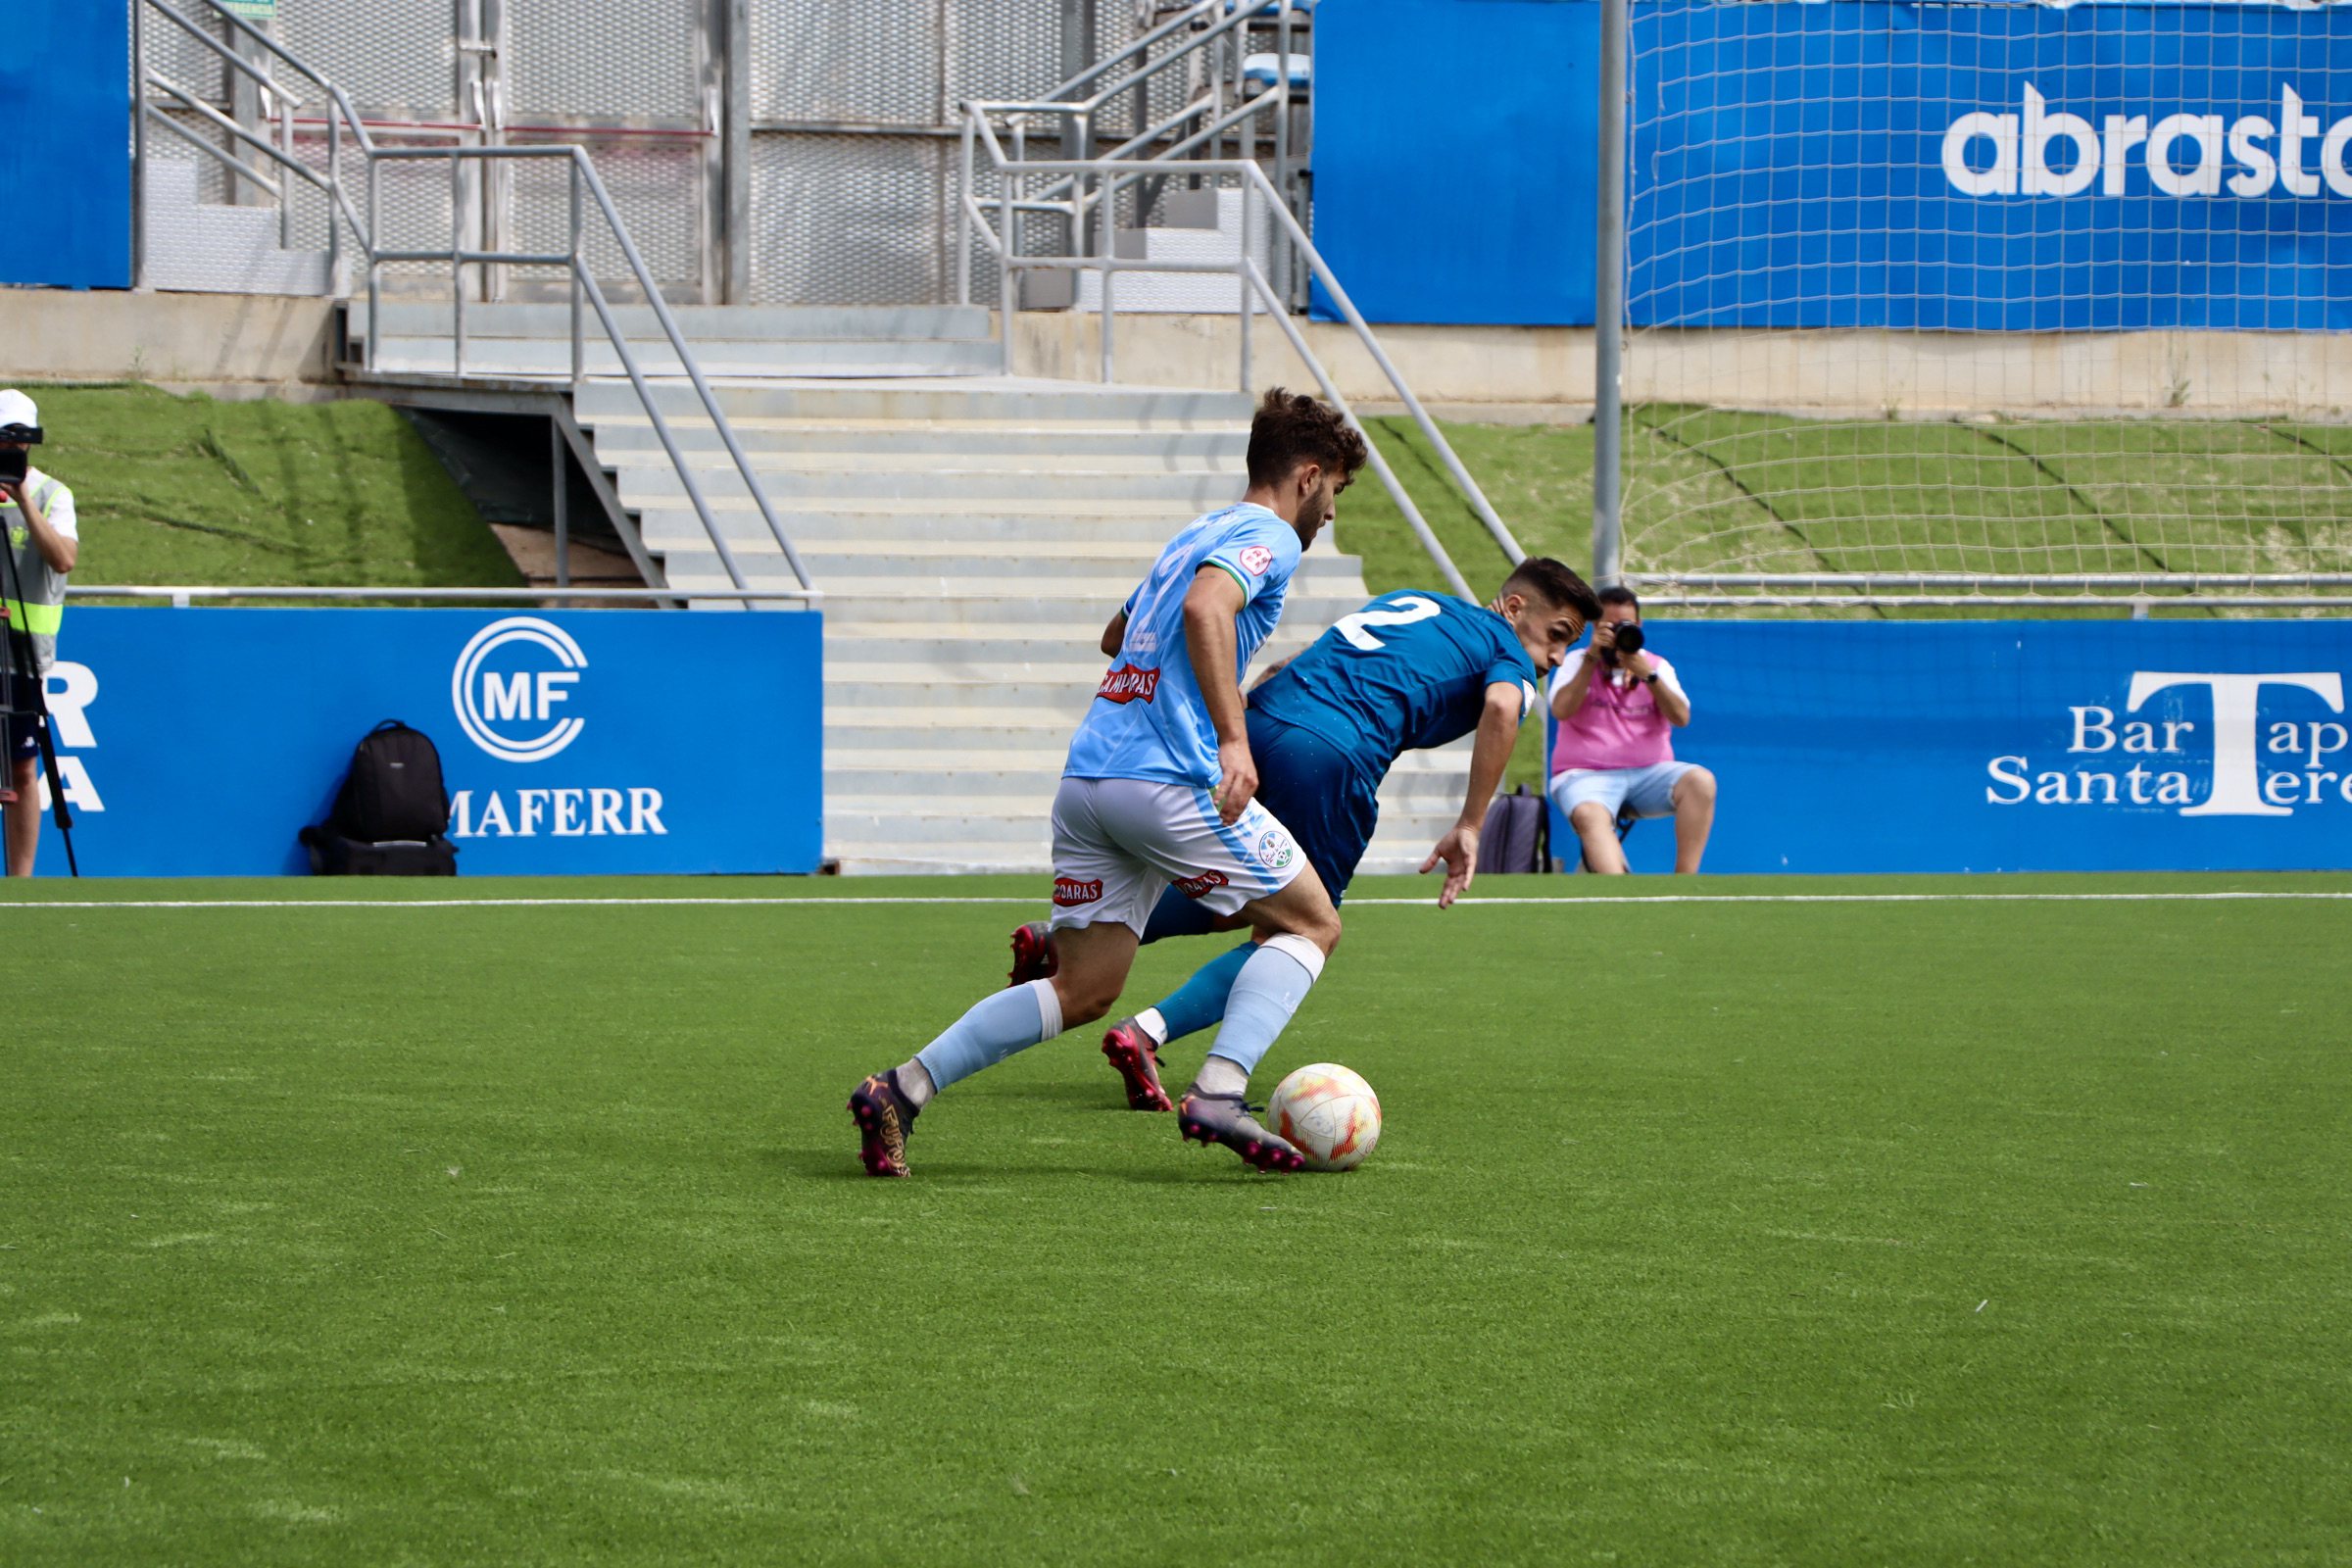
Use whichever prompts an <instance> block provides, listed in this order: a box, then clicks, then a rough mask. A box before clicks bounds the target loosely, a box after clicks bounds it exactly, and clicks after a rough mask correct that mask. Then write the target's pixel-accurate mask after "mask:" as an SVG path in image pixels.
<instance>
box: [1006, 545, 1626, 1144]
mask: <svg viewBox="0 0 2352 1568" xmlns="http://www.w3.org/2000/svg"><path fill="white" fill-rule="evenodd" d="M1599 612H1600V602H1599V600H1598V598H1597V597H1596V596H1595V595H1594V594H1593V590H1592V588H1591V587H1589V586H1588V585H1587V584H1586V582H1585V580H1584V579H1583V578H1582V577H1579V576H1578V575H1577V574H1576V573H1575V572H1573V571H1571V570H1569V569H1568V568H1567V567H1566V566H1564V565H1562V564H1559V563H1558V562H1556V561H1549V560H1545V559H1544V558H1541V557H1536V556H1531V557H1529V558H1527V559H1526V560H1525V561H1522V562H1521V563H1520V564H1518V565H1517V566H1516V567H1514V568H1513V569H1512V571H1511V574H1510V576H1509V577H1507V578H1506V579H1504V581H1503V584H1502V587H1501V589H1500V590H1499V591H1497V592H1496V594H1495V598H1494V599H1493V600H1492V601H1491V602H1490V603H1488V604H1486V605H1483V606H1482V605H1476V604H1472V603H1471V602H1470V601H1468V600H1464V599H1456V598H1454V597H1452V596H1451V595H1449V594H1441V593H1432V592H1430V591H1428V590H1426V589H1405V590H1401V591H1398V592H1396V593H1387V594H1382V595H1381V596H1380V597H1379V598H1377V599H1375V600H1373V601H1372V602H1371V603H1370V604H1368V605H1366V606H1365V607H1364V608H1363V609H1361V610H1359V611H1357V612H1356V613H1353V614H1351V615H1343V616H1342V617H1340V620H1339V622H1338V623H1337V624H1336V625H1334V626H1333V627H1332V628H1331V629H1330V630H1329V631H1327V632H1325V633H1324V634H1323V635H1322V636H1321V637H1318V638H1316V639H1315V641H1314V642H1313V643H1312V644H1310V645H1309V646H1308V647H1307V648H1306V649H1305V651H1304V652H1302V653H1300V654H1299V656H1298V657H1297V658H1296V659H1293V660H1291V661H1290V662H1288V663H1287V664H1282V665H1278V666H1276V667H1275V668H1274V669H1271V670H1269V671H1267V672H1266V674H1265V675H1264V676H1263V677H1261V678H1260V680H1259V681H1258V683H1257V685H1256V686H1255V687H1254V688H1252V689H1251V691H1250V714H1249V729H1250V755H1251V756H1252V757H1253V758H1255V759H1256V760H1257V764H1258V767H1259V769H1260V773H1261V776H1260V778H1259V781H1258V800H1259V802H1260V803H1261V804H1263V805H1264V806H1265V807H1266V808H1267V809H1269V810H1271V811H1273V812H1274V814H1275V815H1276V816H1278V817H1280V818H1281V819H1282V820H1283V821H1284V822H1287V823H1289V824H1290V825H1291V827H1292V829H1293V831H1294V832H1296V833H1297V835H1298V838H1299V850H1300V851H1301V853H1303V854H1304V855H1305V856H1306V858H1307V861H1308V863H1310V864H1311V865H1313V866H1314V868H1315V872H1316V874H1317V875H1318V876H1320V877H1321V878H1322V879H1323V886H1324V887H1325V889H1326V890H1328V891H1329V892H1330V894H1331V897H1332V902H1333V903H1334V904H1335V905H1336V904H1338V902H1339V901H1340V899H1341V898H1342V897H1343V896H1344V895H1345V894H1346V892H1347V890H1348V881H1349V880H1350V879H1351V878H1352V877H1353V876H1354V875H1355V868H1356V864H1357V862H1358V861H1360V860H1361V859H1362V858H1363V856H1364V847H1365V845H1366V844H1368V843H1369V842H1370V840H1371V837H1372V832H1373V829H1374V827H1375V826H1376V825H1377V824H1378V822H1379V820H1380V798H1379V792H1380V785H1381V781H1382V780H1383V779H1384V778H1386V777H1387V776H1388V772H1389V769H1390V768H1391V767H1392V766H1394V765H1395V763H1396V761H1397V757H1398V756H1399V755H1400V754H1402V753H1404V752H1407V751H1415V750H1420V749H1423V748H1426V747H1433V746H1444V745H1446V744H1448V743H1450V742H1452V741H1455V740H1458V739H1460V738H1461V737H1462V736H1464V735H1470V734H1475V735H1476V736H1477V740H1476V742H1475V744H1474V745H1473V746H1472V749H1471V754H1470V778H1469V784H1468V787H1467V788H1466V789H1465V790H1464V792H1463V797H1462V809H1461V814H1460V815H1459V816H1458V817H1457V818H1456V819H1455V821H1454V825H1453V827H1452V829H1451V830H1450V831H1449V832H1447V833H1446V835H1445V837H1444V838H1442V839H1441V840H1440V841H1439V843H1438V846H1437V848H1436V850H1434V851H1433V852H1432V853H1431V855H1430V857H1429V858H1428V859H1426V860H1425V861H1423V862H1422V865H1421V869H1422V870H1423V871H1429V870H1432V869H1434V868H1435V867H1436V866H1437V865H1438V863H1439V862H1440V861H1444V862H1445V864H1446V883H1445V887H1444V889H1443V890H1442V891H1441V892H1440V893H1439V895H1438V905H1439V907H1441V908H1443V907H1446V906H1448V905H1450V904H1452V903H1453V901H1454V900H1455V898H1457V897H1458V896H1459V895H1460V894H1461V892H1462V891H1463V890H1464V889H1465V888H1467V887H1468V886H1469V885H1470V880H1471V877H1472V875H1473V874H1474V873H1475V871H1476V870H1477V866H1478V858H1479V856H1478V851H1479V842H1478V841H1479V833H1480V830H1481V829H1482V828H1483V827H1484V825H1485V823H1486V819H1487V807H1488V804H1489V803H1490V802H1491V801H1492V800H1493V799H1494V795H1495V786H1496V785H1497V784H1499V783H1500V782H1501V781H1502V773H1503V768H1504V766H1505V764H1506V763H1508V761H1509V760H1510V757H1511V750H1512V747H1513V745H1514V744H1515V743H1516V742H1517V740H1518V738H1519V726H1520V724H1521V722H1522V721H1523V720H1525V718H1526V717H1527V715H1528V714H1529V713H1530V712H1531V711H1533V710H1534V708H1535V705H1536V702H1537V691H1536V687H1537V682H1538V680H1539V678H1540V677H1541V676H1542V675H1543V674H1544V673H1545V672H1547V671H1549V670H1551V669H1553V668H1555V667H1557V666H1558V665H1559V663H1560V662H1561V661H1562V660H1563V659H1564V658H1566V656H1567V652H1568V649H1569V648H1570V647H1572V646H1573V645H1574V644H1575V642H1576V640H1577V639H1578V638H1579V637H1581V636H1583V635H1584V629H1585V627H1586V625H1587V624H1589V623H1590V622H1592V621H1593V620H1594V619H1595V618H1597V616H1598V614H1599ZM1239 923H1240V922H1238V921H1236V920H1234V919H1231V918H1219V917H1218V916H1216V915H1214V914H1213V913H1211V912H1210V911H1209V910H1208V909H1206V908H1203V907H1201V905H1200V904H1199V903H1197V902H1193V901H1189V900H1187V899H1185V898H1184V897H1183V896H1182V895H1181V893H1180V891H1179V890H1177V889H1174V888H1171V889H1169V890H1168V891H1167V892H1166V893H1164V894H1162V895H1161V896H1160V901H1159V906H1158V907H1156V908H1154V909H1153V910H1152V918H1151V920H1150V922H1149V923H1148V924H1147V925H1146V926H1145V928H1144V941H1145V942H1147V943H1150V942H1157V941H1160V940H1162V939H1164V938H1167V937H1174V936H1192V935H1198V934H1201V933H1205V932H1209V931H1226V930H1232V929H1234V928H1235V927H1236V926H1237V925H1238V924H1239ZM1012 947H1013V974H1012V979H1013V982H1014V983H1016V984H1017V983H1019V982H1021V981H1023V980H1027V979H1031V978H1035V977H1037V976H1040V975H1047V974H1051V973H1053V970H1054V945H1053V940H1052V934H1051V933H1050V932H1049V931H1048V930H1047V929H1046V927H1045V926H1044V925H1043V924H1042V923H1039V924H1032V925H1026V926H1023V927H1021V928H1020V929H1019V930H1017V931H1015V932H1014V933H1013V940H1012ZM1251 956H1253V955H1252V950H1251V948H1250V944H1248V943H1245V944H1243V945H1242V946H1241V947H1238V948H1235V949H1234V950H1233V951H1232V952H1230V953H1227V954H1226V955H1224V956H1222V957H1220V958H1217V959H1215V960H1213V961H1212V962H1210V963H1208V964H1206V965H1204V966H1202V968H1201V970H1200V971H1199V972H1198V973H1196V974H1195V975H1194V976H1193V977H1192V978H1191V979H1190V980H1188V981H1186V982H1185V983H1184V985H1183V986H1181V987H1180V988H1178V990H1177V991H1176V992H1175V993H1174V994H1173V995H1171V996H1169V997H1168V998H1167V999H1166V1000H1164V1001H1162V1002H1161V1003H1159V1004H1158V1005H1156V1006H1152V1007H1146V1008H1145V1009H1144V1010H1143V1011H1142V1012H1139V1013H1137V1014H1136V1015H1135V1016H1133V1017H1130V1018H1122V1019H1120V1020H1119V1021H1118V1022H1117V1023H1115V1024H1113V1025H1111V1027H1110V1030H1109V1032H1108V1033H1106V1034H1104V1035H1103V1055H1104V1056H1106V1057H1108V1058H1109V1060H1110V1063H1111V1065H1112V1066H1114V1067H1116V1068H1117V1069H1118V1070H1119V1074H1120V1076H1121V1077H1122V1078H1123V1079H1125V1081H1126V1090H1127V1103H1128V1104H1129V1105H1130V1106H1132V1107H1133V1108H1135V1109H1137V1110H1169V1109H1173V1108H1174V1107H1173V1105H1172V1104H1171V1103H1170V1102H1169V1100H1168V1097H1167V1092H1166V1090H1165V1089H1163V1088H1162V1087H1161V1085H1160V1081H1159V1052H1160V1048H1162V1047H1163V1046H1165V1045H1167V1044H1168V1043H1169V1042H1170V1041H1173V1040H1175V1039H1177V1038H1179V1037H1181V1036H1184V1035H1188V1034H1191V1033H1193V1032H1194V1031H1196V1030H1200V1029H1205V1028H1207V1027H1208V1026H1209V1025H1211V1024H1213V1023H1216V1022H1217V1021H1218V1020H1219V1019H1221V1018H1222V1017H1223V1016H1224V1013H1225V1004H1226V999H1227V995H1228V993H1229V992H1230V990H1231V988H1232V984H1233V980H1234V977H1235V976H1236V975H1238V974H1239V973H1240V972H1241V969H1242V967H1243V965H1244V964H1246V963H1248V962H1249V961H1250V957H1251Z"/></svg>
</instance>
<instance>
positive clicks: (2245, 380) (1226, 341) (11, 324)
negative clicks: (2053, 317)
mask: <svg viewBox="0 0 2352 1568" xmlns="http://www.w3.org/2000/svg"><path fill="white" fill-rule="evenodd" d="M332 319H333V305H332V303H331V302H330V301H327V300H322V299H287V298H280V297H277V296H274V295H248V294H163V293H157V294H131V293H122V292H115V291H101V290H91V291H89V292H86V293H85V292H75V291H73V290H66V289H12V288H0V380H28V381H65V380H130V379H136V380H152V381H157V382H161V383H164V384H166V385H172V386H189V385H196V386H204V387H207V388H208V389H210V390H213V391H214V392H216V393H217V394H226V395H232V396H233V395H239V394H243V395H264V394H269V395H277V396H292V397H316V396H319V395H322V394H327V393H329V392H330V389H331V388H333V387H334V386H335V384H336V382H335V376H334V371H333V368H332V365H331V362H330V338H331V331H330V327H331V323H332ZM1299 327H1300V330H1301V332H1302V333H1303V335H1304V336H1305V338H1306V340H1307V342H1308V344H1309V345H1310V346H1311V347H1312V348H1313V350H1314V352H1315V354H1316V356H1317V357H1318V358H1320V359H1321V360H1322V361H1323V363H1324V365H1325V367H1326V368H1328V369H1329V370H1330V371H1331V374H1332V376H1333V378H1334V379H1335V380H1336V381H1337V382H1338V384H1339V388H1340V391H1341V393H1342V394H1343V395H1344V396H1346V397H1347V398H1348V400H1349V401H1351V402H1355V403H1360V404H1361V405H1363V407H1364V408H1365V410H1366V411H1367V412H1384V411H1386V410H1387V409H1389V408H1393V407H1394V406H1395V400H1396V394H1395V393H1394V391H1393V390H1392V389H1391V388H1390V386H1389V384H1388V380H1387V378H1386V377H1385V376H1383V375H1382V374H1381V372H1380V369H1379V367H1378V366H1376V365H1375V364H1374V363H1373V361H1372V358H1371V356H1370V355H1368V354H1366V353H1365V352H1364V350H1363V348H1362V346H1361V345H1360V344H1359V343H1358V342H1357V341H1356V339H1355V335H1354V334H1353V333H1352V332H1351V331H1349V330H1348V328H1347V327H1346V326H1343V325H1340V324H1337V323H1334V322H1329V321H1305V322H1300V323H1299ZM1100 329H1101V318H1100V317H1099V316H1095V315H1091V314H1083V313H1079V312H1074V311H1024V312H1021V313H1020V314H1019V315H1017V316H1016V317H1015V319H1014V333H1013V335H1014V368H1015V370H1016V371H1017V372H1018V373H1020V374H1023V375H1043V376H1062V377H1070V378H1074V379H1077V380H1093V379H1094V378H1095V377H1096V374H1097V372H1098V367H1099V364H1100V359H1099V356H1100V343H1101V339H1100V336H1099V332H1100ZM1379 335H1380V341H1381V342H1382V343H1383V344H1384V345H1385V346H1386V347H1387V349H1388V352H1389V354H1390V356H1391V357H1392V358H1393V359H1394V360H1395V361H1396V362H1397V368H1399V369H1400V370H1401V371H1402V372H1403V374H1404V376H1405V378H1406V379H1407V380H1408V381H1409V382H1410V383H1411V384H1412V386H1413V389H1414V390H1415V391H1416V392H1417V393H1418V394H1419V395H1420V397H1421V398H1422V400H1423V401H1424V402H1425V403H1427V404H1429V405H1430V406H1431V407H1432V409H1433V410H1435V411H1436V412H1438V413H1440V414H1444V415H1446V416H1447V417H1459V418H1483V419H1494V420H1502V421H1517V420H1528V419H1558V420H1575V419H1582V418H1586V417H1590V415H1591V411H1592V404H1593V333H1592V329H1591V328H1589V327H1514V326H1384V327H1381V328H1380V329H1379ZM1251 336H1252V339H1253V361H1252V373H1251V376H1250V379H1251V381H1252V383H1253V384H1254V385H1255V386H1256V387H1258V388H1264V387H1268V386H1273V385H1276V384H1278V383H1279V384H1283V385H1288V386H1295V387H1299V388H1301V389H1309V388H1312V387H1313V386H1314V379H1313V377H1312V376H1311V375H1310V374H1309V373H1308V372H1307V370H1306V368H1305V367H1304V366H1303V365H1301V364H1300V363H1299V359H1298V357H1297V356H1296V355H1295V354H1294V353H1293V352H1292V350H1291V347H1290V345H1289V343H1288V342H1287V341H1286V340H1285V338H1284V335H1283V331H1282V328H1281V326H1280V325H1279V324H1278V323H1277V322H1275V321H1274V320H1272V319H1268V318H1265V317H1260V318H1258V319H1256V321H1255V322H1254V323H1253V327H1252V332H1251ZM1240 338H1241V319H1240V318H1239V317H1236V316H1122V317H1120V318H1119V319H1118V323H1117V326H1116V329H1115V336H1114V339H1113V343H1114V347H1115V349H1116V355H1115V360H1114V373H1115V374H1116V376H1117V378H1118V379H1119V380H1121V381H1124V382H1128V383H1131V384H1138V385H1146V386H1185V387H1223V386H1232V385H1235V384H1236V381H1237V378H1238V372H1239V364H1240V361H1239V352H1240ZM1625 390H1626V396H1627V397H1628V398H1629V399H1633V400H1637V401H1644V402H1691V403H1711V404H1718V405H1723V406H1727V407H1734V408H1757V409H1789V410H1802V411H1812V412H1818V413H1822V414H1861V415H1866V416H1869V417H1888V416H1892V417H1950V416H1953V415H1966V414H1975V413H1990V412H1994V411H2001V412H2008V413H2015V414H2024V415H2033V414H2078V415H2095V414H2104V413H2137V412H2151V411H2160V410H2178V411H2180V412H2182V413H2185V414H2188V415H2192V416H2193V415H2199V414H2204V415H2211V416H2215V417H2222V416H2229V415H2241V414H2274V415H2276V414H2287V413H2294V414H2298V415H2301V416H2304V417H2319V418H2328V417H2344V416H2345V415H2346V414H2347V413H2348V412H2352V335H2337V334H2324V333H2290V332H2276V333H2260V332H2115V333H2088V332H2084V333H2042V334H2030V333H2029V334H2014V335H2008V334H1991V333H1983V334H1972V333H1958V332H1872V331H1817V332H1742V331H1720V332H1710V331H1692V330H1675V331H1642V332H1636V333H1633V334H1631V336H1630V338H1629V341H1628V346H1627V354H1626V388H1625Z"/></svg>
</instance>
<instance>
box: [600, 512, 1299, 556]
mask: <svg viewBox="0 0 2352 1568" xmlns="http://www.w3.org/2000/svg"><path fill="white" fill-rule="evenodd" d="M713 511H714V512H716V513H718V514H719V520H720V527H721V530H722V532H723V533H724V535H725V537H726V538H727V539H729V540H733V539H735V538H738V537H742V538H759V539H768V538H772V537H773V536H772V535H770V534H769V533H768V531H767V524H766V523H765V521H764V520H762V519H761V518H760V514H759V511H758V509H756V508H753V507H727V508H714V509H713ZM648 516H651V517H652V519H653V522H652V526H651V529H650V531H651V533H652V535H653V536H654V537H656V538H663V539H667V538H685V539H696V540H707V537H708V536H707V535H706V534H705V533H704V532H703V519H702V518H701V517H700V516H698V515H695V513H694V511H693V510H692V508H691V507H687V508H680V507H677V506H675V505H671V506H667V507H662V508H647V509H645V510H644V511H641V512H640V514H639V525H640V531H641V532H642V531H646V522H645V519H646V518H647V517H648ZM1167 519H1168V514H1167V513H1166V511H1165V510H1162V509H1153V510H1152V511H1149V512H1140V511H1139V512H1137V513H1135V514H1132V515H1109V516H1105V515H1103V514H1101V513H1099V512H1096V513H1086V512H1070V513H1065V514H1054V513H1040V514H1036V515H1028V516H1020V515H1009V514H1005V513H991V512H961V511H945V510H934V511H930V512H928V513H927V514H926V513H924V512H923V511H922V509H919V508H912V507H910V508H908V509H907V511H904V512H895V513H877V512H858V511H838V512H811V511H809V510H806V503H800V504H795V505H793V506H790V507H783V506H779V507H778V508H777V509H776V520H777V521H778V522H781V523H782V524H783V525H784V531H785V533H786V535H787V536H789V537H790V538H791V540H792V542H793V543H794V544H795V545H796V546H804V547H805V546H809V545H812V544H815V543H817V542H820V541H824V540H834V539H839V540H859V541H887V540H892V539H907V540H912V539H923V540H931V541H936V542H941V543H946V542H949V541H959V542H962V543H963V544H964V545H965V547H966V548H970V549H982V548H994V549H1001V550H1004V551H1006V552H1015V551H1017V552H1022V553H1027V552H1029V551H1033V550H1036V549H1037V548H1038V547H1039V546H1041V545H1043V546H1047V547H1057V546H1058V545H1059V544H1060V543H1061V542H1062V541H1064V540H1074V541H1096V542H1104V543H1108V542H1122V543H1130V544H1135V545H1140V546H1149V547H1150V548H1151V549H1152V550H1154V551H1156V550H1158V549H1159V548H1160V547H1161V546H1162V545H1164V544H1166V543H1167V540H1168V534H1169V532H1170V530H1169V527H1168V520H1167ZM1318 554H1319V553H1318Z"/></svg>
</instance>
